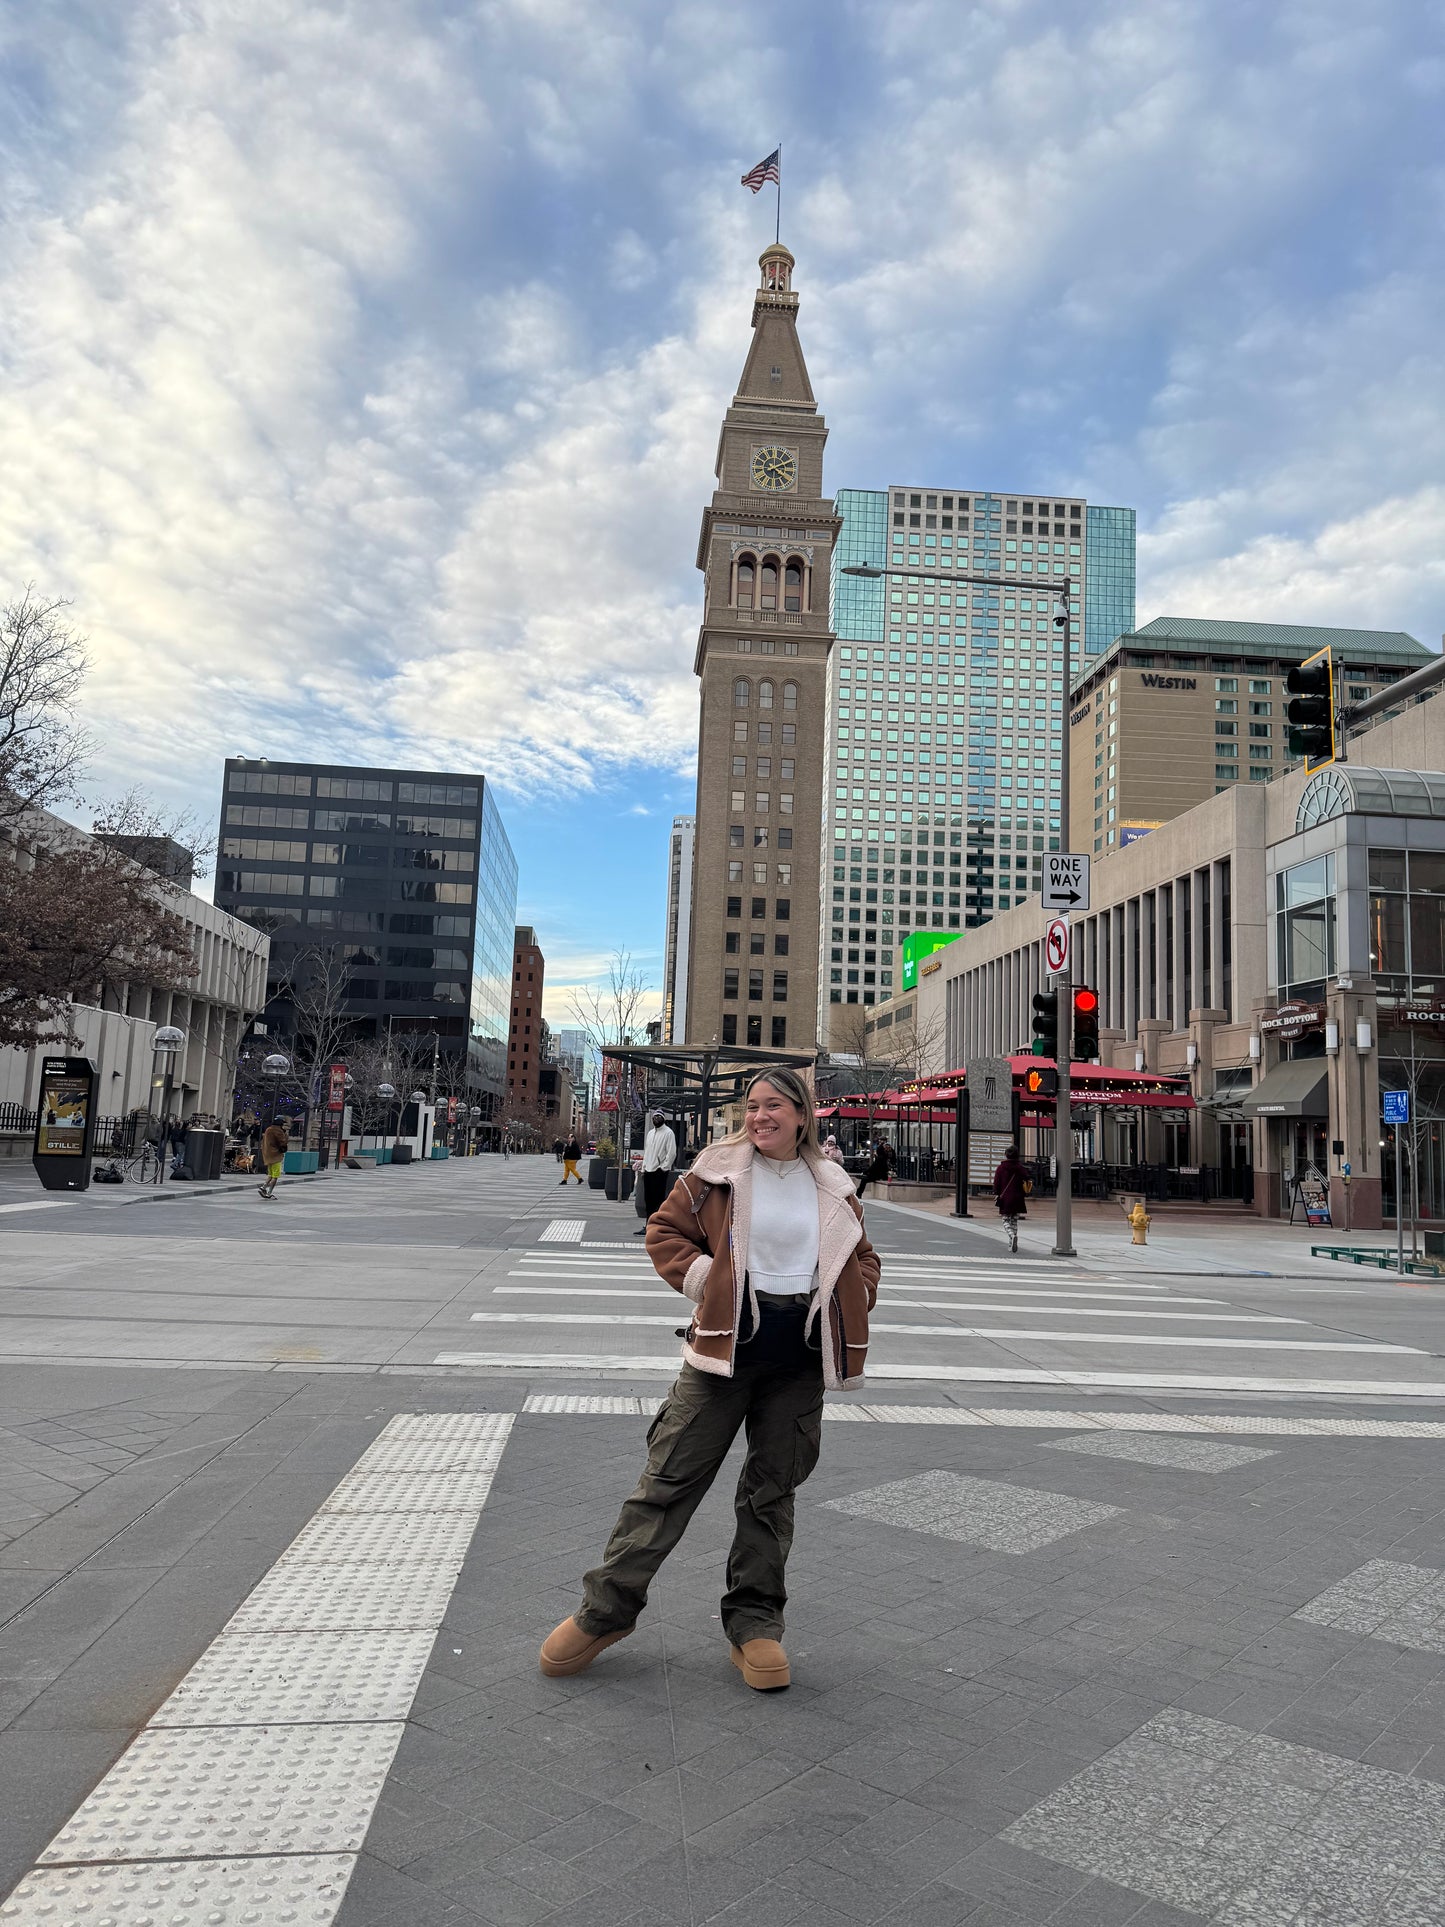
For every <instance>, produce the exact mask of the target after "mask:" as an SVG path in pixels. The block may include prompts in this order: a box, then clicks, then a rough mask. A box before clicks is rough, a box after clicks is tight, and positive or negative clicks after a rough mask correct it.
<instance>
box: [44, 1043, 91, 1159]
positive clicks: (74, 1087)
mask: <svg viewBox="0 0 1445 1927" xmlns="http://www.w3.org/2000/svg"><path fill="white" fill-rule="evenodd" d="M94 1147H95V1066H94V1064H92V1063H91V1061H90V1059H89V1058H88V1057H47V1058H44V1059H43V1060H42V1062H41V1066H40V1101H39V1103H38V1104H37V1105H36V1115H35V1149H34V1151H33V1152H32V1154H31V1161H32V1162H33V1164H34V1166H35V1170H36V1175H37V1176H38V1177H39V1179H40V1182H41V1183H42V1184H43V1185H44V1186H45V1189H46V1190H47V1191H85V1190H88V1189H89V1187H90V1158H91V1152H92V1150H93V1149H94Z"/></svg>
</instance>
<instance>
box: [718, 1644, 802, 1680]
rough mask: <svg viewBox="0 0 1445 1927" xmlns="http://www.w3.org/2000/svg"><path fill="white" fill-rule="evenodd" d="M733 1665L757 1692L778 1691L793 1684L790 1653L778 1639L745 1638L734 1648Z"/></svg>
mask: <svg viewBox="0 0 1445 1927" xmlns="http://www.w3.org/2000/svg"><path fill="white" fill-rule="evenodd" d="M732 1656H733V1665H734V1666H736V1667H737V1669H738V1671H739V1672H740V1673H741V1674H742V1676H743V1678H744V1680H745V1681H746V1682H747V1684H748V1685H749V1686H751V1687H752V1689H753V1691H754V1692H756V1693H776V1692H778V1691H779V1690H780V1688H782V1687H784V1686H788V1685H791V1683H792V1678H793V1675H792V1673H791V1671H790V1670H789V1667H788V1655H787V1654H786V1653H785V1652H784V1651H783V1649H782V1647H781V1646H780V1645H779V1644H778V1642H777V1640H776V1639H745V1640H744V1641H743V1643H742V1645H741V1646H734V1647H733V1648H732Z"/></svg>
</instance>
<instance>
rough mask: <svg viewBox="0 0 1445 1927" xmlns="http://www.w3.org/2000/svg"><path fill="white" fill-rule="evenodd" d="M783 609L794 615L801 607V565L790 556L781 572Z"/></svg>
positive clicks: (796, 558) (797, 559) (794, 557)
mask: <svg viewBox="0 0 1445 1927" xmlns="http://www.w3.org/2000/svg"><path fill="white" fill-rule="evenodd" d="M783 607H784V609H786V610H789V611H791V613H792V614H794V615H796V614H798V612H799V611H800V610H801V609H802V607H803V564H802V562H801V560H800V559H799V558H798V557H797V556H796V555H790V556H789V557H788V560H787V565H786V567H785V568H784V570H783Z"/></svg>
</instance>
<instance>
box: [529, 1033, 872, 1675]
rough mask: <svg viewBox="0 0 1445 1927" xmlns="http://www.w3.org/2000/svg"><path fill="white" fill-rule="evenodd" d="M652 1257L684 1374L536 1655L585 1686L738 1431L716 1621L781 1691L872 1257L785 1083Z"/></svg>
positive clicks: (757, 1094) (700, 1176) (854, 1207)
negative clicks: (803, 1535) (825, 1450)
mask: <svg viewBox="0 0 1445 1927" xmlns="http://www.w3.org/2000/svg"><path fill="white" fill-rule="evenodd" d="M647 1253H648V1256H649V1257H650V1258H651V1259H652V1262H653V1264H654V1265H655V1266H656V1268H657V1270H658V1272H659V1274H660V1275H661V1276H662V1277H663V1278H664V1279H665V1280H666V1281H667V1283H668V1284H670V1285H671V1286H672V1288H673V1290H674V1291H679V1292H681V1293H682V1295H683V1296H684V1297H685V1298H688V1299H690V1300H691V1302H692V1305H693V1316H692V1323H691V1325H689V1327H688V1329H687V1332H686V1340H687V1342H686V1343H685V1345H684V1346H683V1358H684V1361H685V1362H684V1364H683V1367H682V1372H681V1375H680V1376H679V1377H678V1379H677V1382H676V1383H675V1384H674V1386H673V1388H672V1391H671V1392H670V1393H669V1394H668V1397H667V1399H666V1400H665V1401H664V1404H663V1407H662V1410H661V1411H660V1412H659V1413H658V1415H657V1417H656V1419H655V1420H654V1421H653V1424H652V1428H651V1430H650V1431H649V1432H648V1435H647V1443H648V1456H647V1466H646V1469H645V1470H644V1472H643V1474H642V1477H641V1479H640V1480H639V1481H638V1484H637V1488H636V1490H635V1491H634V1492H633V1494H632V1496H631V1498H629V1499H628V1500H627V1502H626V1504H625V1505H624V1506H623V1508H622V1512H621V1515H620V1516H619V1518H618V1521H617V1525H616V1527H615V1528H614V1530H613V1533H612V1537H611V1539H610V1540H609V1541H608V1543H607V1550H606V1552H605V1553H604V1554H603V1557H602V1563H601V1564H600V1565H599V1566H596V1567H594V1569H593V1570H592V1571H591V1572H589V1573H588V1574H587V1575H586V1577H585V1578H584V1579H583V1582H582V1605H581V1607H580V1609H579V1610H578V1611H577V1612H576V1613H575V1614H574V1615H573V1616H572V1617H571V1618H569V1619H564V1620H563V1621H562V1624H561V1625H560V1626H558V1627H557V1628H556V1629H555V1630H554V1631H553V1632H552V1633H550V1634H549V1635H548V1637H547V1639H546V1641H545V1642H544V1644H543V1646H542V1651H541V1657H540V1664H541V1668H542V1671H543V1672H544V1673H546V1674H548V1675H550V1676H551V1677H554V1678H556V1677H561V1676H565V1675H567V1674H571V1673H580V1672H582V1671H583V1670H584V1668H586V1667H588V1666H590V1665H591V1664H592V1661H593V1660H594V1659H595V1658H596V1657H597V1655H598V1654H599V1653H600V1652H602V1651H603V1649H604V1648H605V1647H608V1646H611V1645H613V1644H614V1643H615V1642H616V1641H617V1640H619V1639H625V1638H626V1637H627V1635H628V1634H629V1633H630V1632H631V1631H632V1628H633V1625H634V1623H635V1622H636V1619H637V1616H638V1614H639V1613H640V1612H641V1611H642V1609H643V1607H644V1605H645V1604H646V1603H647V1588H648V1586H649V1584H650V1583H651V1580H652V1577H653V1575H654V1573H655V1572H656V1571H657V1569H658V1567H659V1566H660V1565H661V1564H662V1562H663V1560H664V1559H665V1558H666V1557H667V1555H668V1553H670V1552H671V1551H672V1549H673V1547H674V1546H675V1545H676V1544H677V1542H678V1540H679V1539H680V1538H681V1537H682V1534H683V1532H684V1530H685V1528H686V1526H687V1522H688V1520H689V1519H690V1518H691V1517H692V1515H693V1513H694V1512H695V1511H696V1510H697V1507H698V1504H699V1503H700V1501H701V1499H702V1497H703V1494H704V1493H705V1492H706V1491H707V1489H708V1487H709V1486H710V1485H711V1484H712V1482H713V1479H714V1477H715V1476H716V1474H717V1470H718V1467H719V1466H720V1465H721V1464H722V1462H723V1460H724V1459H725V1458H726V1457H727V1453H728V1448H729V1447H730V1446H731V1444H732V1442H733V1440H734V1438H735V1437H736V1436H737V1432H738V1428H739V1426H741V1425H742V1424H743V1423H744V1422H745V1421H746V1424H747V1441H748V1445H747V1455H746V1457H745V1458H744V1460H743V1469H742V1476H741V1477H740V1479H739V1480H738V1489H737V1496H736V1500H735V1502H734V1503H735V1510H736V1516H737V1528H736V1531H735V1533H734V1535H733V1543H732V1550H731V1552H730V1553H729V1555H728V1564H727V1578H728V1589H727V1591H726V1593H725V1594H724V1595H723V1601H722V1626H723V1631H724V1633H725V1634H726V1635H727V1638H728V1643H729V1645H730V1646H731V1648H732V1661H733V1664H734V1665H735V1666H736V1667H737V1668H738V1670H739V1671H740V1672H741V1674H742V1676H743V1679H744V1680H745V1681H746V1683H747V1684H748V1685H749V1686H751V1687H753V1688H755V1689H756V1690H757V1691H759V1692H772V1691H775V1690H777V1689H778V1688H779V1687H783V1686H786V1685H787V1684H788V1683H789V1679H790V1673H789V1668H788V1658H787V1654H786V1653H785V1652H784V1651H783V1648H782V1645H781V1643H780V1635H781V1634H782V1631H783V1607H784V1605H785V1603H786V1601H787V1590H786V1587H785V1584H784V1569H785V1567H786V1565H787V1559H788V1552H789V1549H790V1548H791V1546H792V1541H793V1494H794V1493H795V1491H796V1490H797V1488H798V1487H799V1486H800V1485H801V1484H802V1483H803V1481H804V1480H805V1479H806V1478H807V1477H808V1474H809V1473H810V1472H811V1471H812V1470H813V1467H814V1466H815V1465H816V1464H817V1462H818V1448H819V1445H820V1443H821V1432H822V1419H823V1391H824V1388H825V1387H828V1388H831V1389H837V1388H838V1387H840V1386H844V1385H848V1386H852V1385H855V1384H857V1382H858V1381H859V1379H860V1378H861V1377H862V1375H863V1366H864V1362H865V1360H866V1358H867V1355H868V1314H869V1312H870V1311H871V1310H872V1309H873V1305H874V1302H875V1301H876V1299H877V1296H878V1270H879V1264H878V1255H877V1253H876V1252H875V1251H874V1250H873V1247H872V1246H871V1245H870V1244H869V1242H868V1239H867V1236H866V1234H865V1232H864V1230H863V1210H862V1207H861V1205H859V1204H858V1202H857V1200H856V1199H855V1198H854V1196H853V1187H852V1185H851V1183H850V1182H849V1180H848V1178H847V1175H846V1174H845V1173H844V1172H843V1171H841V1170H840V1169H839V1168H838V1167H837V1166H836V1165H834V1164H830V1163H829V1162H828V1160H827V1159H826V1158H825V1157H824V1156H823V1154H822V1151H821V1149H820V1147H819V1144H818V1126H817V1121H816V1119H815V1118H814V1115H813V1100H812V1094H811V1093H810V1091H809V1090H808V1087H807V1085H806V1084H805V1083H804V1082H803V1080H802V1079H801V1078H800V1077H799V1076H798V1075H797V1073H796V1072H795V1071H791V1070H786V1069H777V1070H766V1071H760V1072H759V1073H758V1075H757V1076H756V1077H755V1078H754V1079H753V1080H752V1082H751V1084H750V1085H749V1086H748V1092H747V1104H746V1112H745V1120H744V1124H743V1128H742V1129H741V1130H740V1131H735V1132H734V1133H733V1134H732V1136H731V1137H729V1138H726V1139H724V1141H723V1142H722V1143H721V1144H714V1145H709V1146H708V1147H707V1148H706V1149H705V1150H703V1151H702V1152H700V1153H699V1154H698V1156H697V1158H696V1159H695V1161H694V1163H693V1165H692V1168H691V1170H689V1171H687V1172H684V1173H683V1174H682V1175H681V1176H680V1177H679V1178H678V1180H677V1182H676V1184H674V1186H673V1188H672V1190H671V1191H670V1192H669V1193H668V1196H667V1198H666V1200H665V1201H664V1202H663V1204H662V1205H661V1206H660V1207H659V1209H658V1210H657V1211H656V1212H655V1213H654V1215H653V1216H652V1218H651V1219H650V1220H649V1223H648V1227H647Z"/></svg>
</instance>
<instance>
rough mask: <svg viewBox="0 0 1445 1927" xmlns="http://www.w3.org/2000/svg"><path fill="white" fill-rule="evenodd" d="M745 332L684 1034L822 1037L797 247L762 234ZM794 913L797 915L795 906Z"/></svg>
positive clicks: (812, 453)
mask: <svg viewBox="0 0 1445 1927" xmlns="http://www.w3.org/2000/svg"><path fill="white" fill-rule="evenodd" d="M759 267H760V270H761V278H760V285H759V287H758V289H757V292H756V294H755V295H754V298H753V317H752V325H753V340H752V345H751V347H750V349H749V352H748V357H747V362H746V365H745V366H744V369H743V374H742V379H741V381H740V382H739V384H738V390H737V393H736V394H735V395H734V397H733V401H732V406H731V407H730V408H729V409H728V411H727V414H726V416H725V417H724V420H723V426H722V434H721V436H720V438H719V442H718V457H717V471H716V473H717V489H716V491H715V492H714V494H713V497H712V500H711V502H710V503H709V505H708V506H707V508H706V509H705V510H704V511H703V518H702V532H701V536H700V539H699V542H698V551H697V563H698V567H699V568H700V569H701V570H702V571H703V574H704V578H705V590H704V595H705V605H704V614H703V623H702V629H701V632H700V634H699V637H698V645H697V657H696V662H695V667H696V671H697V675H698V677H699V680H700V682H701V686H702V704H701V719H700V726H699V736H698V771H697V811H696V826H695V847H694V882H693V893H692V902H693V908H692V922H691V930H690V935H689V944H688V973H687V1009H686V1041H687V1042H689V1043H692V1044H709V1043H720V1044H741V1045H759V1046H764V1047H772V1048H783V1047H786V1048H788V1049H793V1048H796V1047H804V1048H806V1047H808V1046H810V1045H811V1044H812V1043H813V1042H814V1041H815V1040H816V1036H817V995H818V928H817V913H818V890H819V886H820V874H819V869H820V853H821V835H820V830H821V824H822V809H823V756H824V743H825V739H826V735H827V700H828V695H827V671H828V652H829V650H830V649H831V647H832V642H833V637H832V631H831V629H830V628H829V623H828V593H827V583H828V571H829V564H830V560H831V555H832V547H833V539H834V536H835V534H836V531H837V527H838V523H837V519H836V517H835V516H834V513H833V504H832V502H831V501H830V500H828V498H827V497H826V496H825V495H824V494H823V446H824V443H825V442H826V440H827V429H826V427H825V425H824V422H823V419H822V417H821V416H820V415H819V413H818V407H817V403H816V401H815V400H814V397H813V390H812V385H811V383H810V382H809V380H808V370H807V366H806V364H805V362H804V359H803V351H802V348H801V347H800V345H799V342H798V331H797V310H798V296H797V294H796V293H795V292H794V291H793V285H792V275H793V257H792V255H791V254H790V253H789V252H788V250H787V249H786V248H785V247H781V246H777V245H774V246H770V247H767V248H764V250H763V252H762V255H761V257H760V260H759ZM795 910H796V912H797V915H796V917H795V916H794V911H795Z"/></svg>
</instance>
